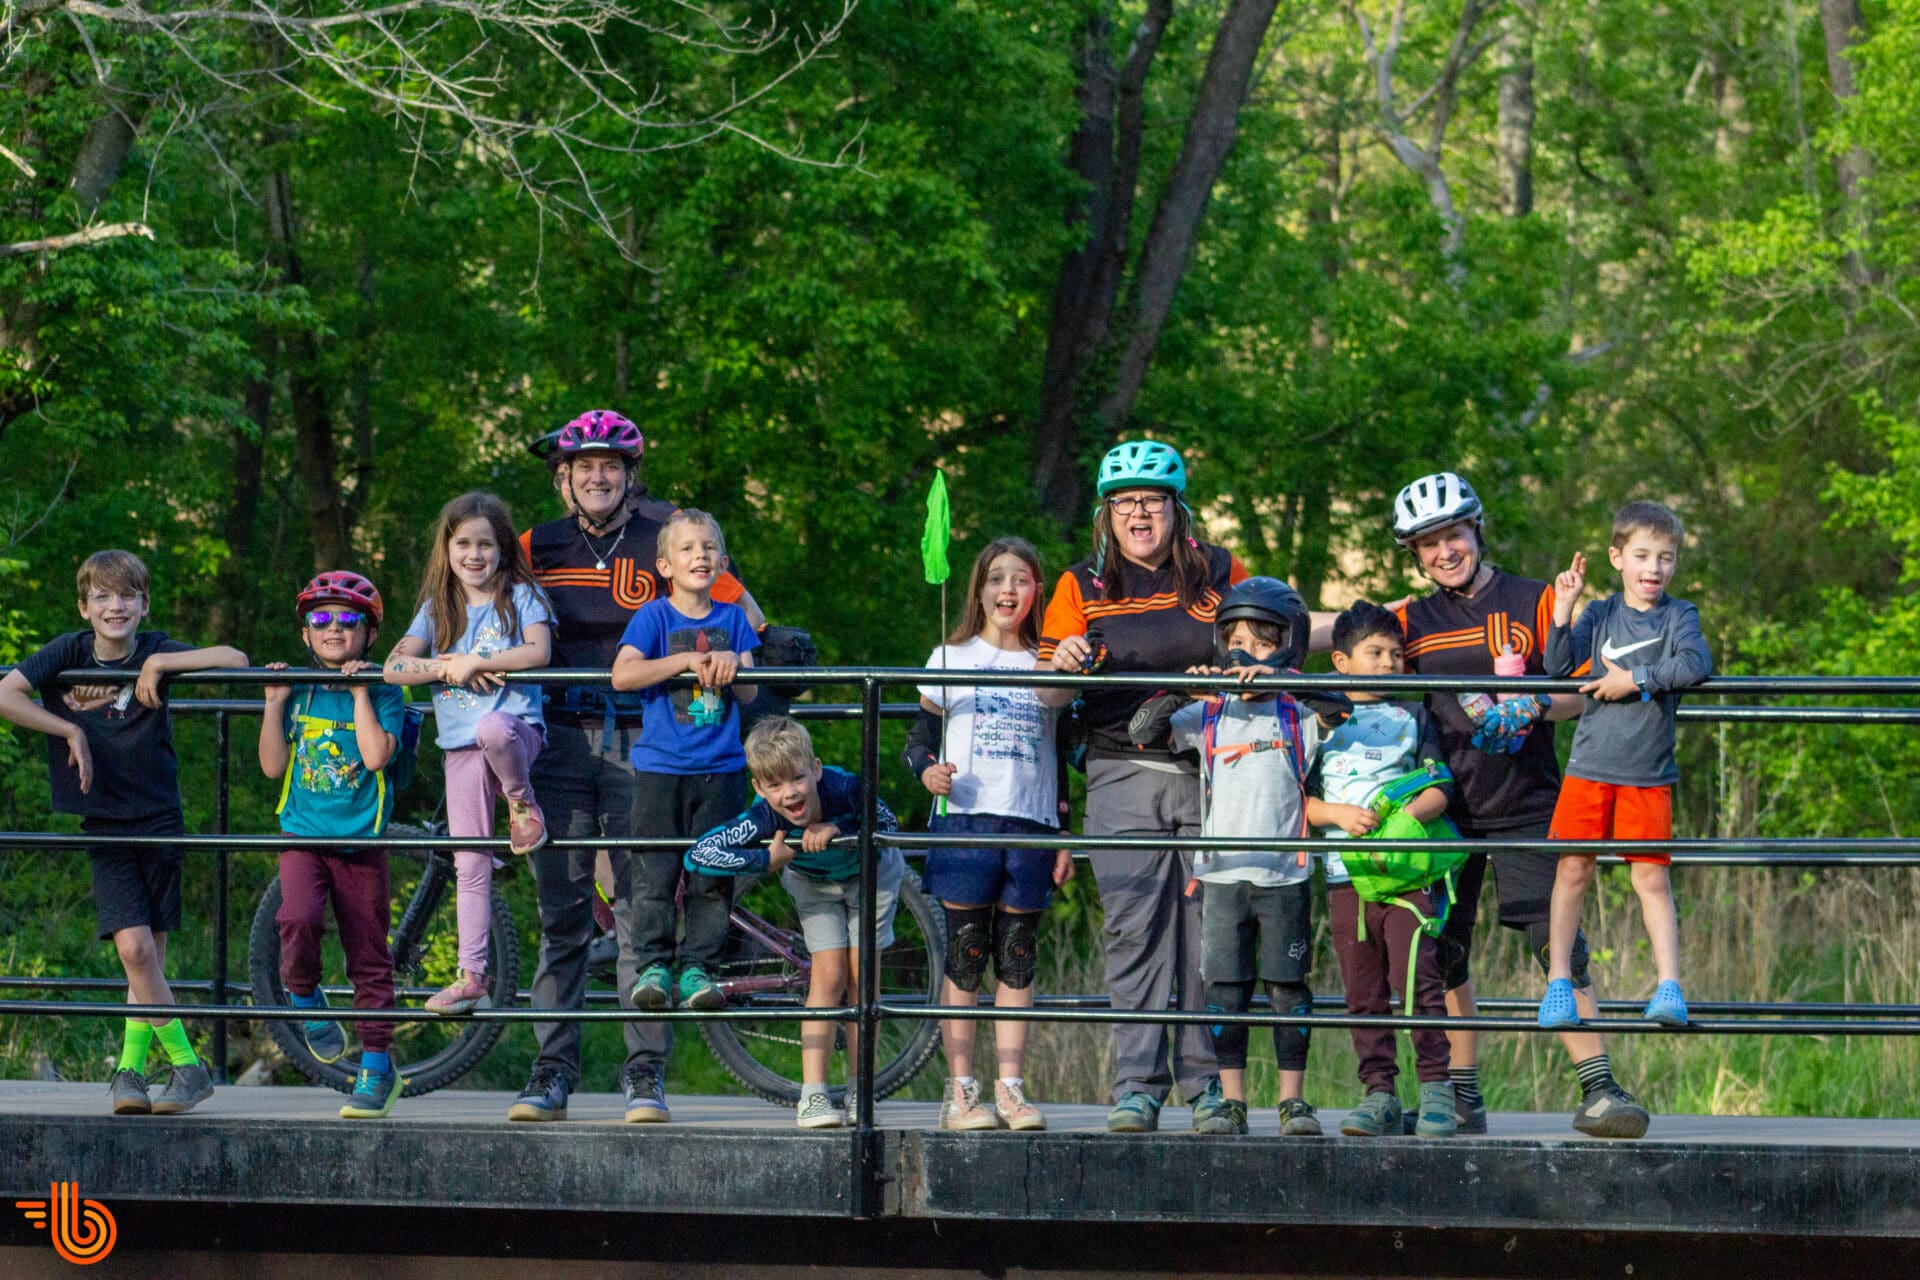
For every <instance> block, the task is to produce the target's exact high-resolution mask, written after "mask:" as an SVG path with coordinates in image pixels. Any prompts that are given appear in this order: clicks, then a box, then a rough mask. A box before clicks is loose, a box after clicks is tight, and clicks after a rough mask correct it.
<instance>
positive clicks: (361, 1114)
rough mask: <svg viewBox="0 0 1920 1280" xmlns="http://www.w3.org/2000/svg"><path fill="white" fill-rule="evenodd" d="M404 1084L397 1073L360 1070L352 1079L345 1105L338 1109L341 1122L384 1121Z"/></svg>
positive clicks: (363, 1068)
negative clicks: (351, 1089) (350, 1089)
mask: <svg viewBox="0 0 1920 1280" xmlns="http://www.w3.org/2000/svg"><path fill="white" fill-rule="evenodd" d="M403 1083H405V1082H404V1081H402V1080H401V1079H400V1073H399V1072H398V1071H369V1070H367V1069H366V1068H365V1067H362V1068H360V1074H359V1075H357V1076H355V1077H354V1078H353V1092H352V1093H351V1094H349V1095H347V1105H346V1106H344V1107H341V1108H340V1118H341V1119H342V1120H384V1119H386V1117H387V1113H388V1112H389V1111H392V1110H393V1103H394V1100H395V1099H396V1098H398V1097H399V1096H400V1086H401V1085H402V1084H403Z"/></svg>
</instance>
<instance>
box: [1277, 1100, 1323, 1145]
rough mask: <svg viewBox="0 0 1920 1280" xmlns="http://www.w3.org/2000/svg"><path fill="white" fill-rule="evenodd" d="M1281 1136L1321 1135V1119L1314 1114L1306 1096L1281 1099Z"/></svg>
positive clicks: (1313, 1136)
mask: <svg viewBox="0 0 1920 1280" xmlns="http://www.w3.org/2000/svg"><path fill="white" fill-rule="evenodd" d="M1280 1136H1281V1137H1283V1138H1317V1137H1319V1136H1320V1121H1319V1120H1318V1119H1317V1118H1316V1117H1315V1116H1314V1114H1313V1108H1312V1107H1310V1106H1308V1105H1307V1100H1306V1099H1305V1098H1282V1099H1280Z"/></svg>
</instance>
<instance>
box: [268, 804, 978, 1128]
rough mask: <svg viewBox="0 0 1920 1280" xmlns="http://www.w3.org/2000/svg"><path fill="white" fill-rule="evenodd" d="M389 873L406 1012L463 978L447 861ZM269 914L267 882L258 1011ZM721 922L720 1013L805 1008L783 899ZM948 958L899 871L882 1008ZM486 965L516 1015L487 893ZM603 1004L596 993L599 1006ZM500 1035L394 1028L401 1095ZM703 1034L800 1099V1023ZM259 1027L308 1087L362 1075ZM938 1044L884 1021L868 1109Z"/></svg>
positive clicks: (758, 1079) (753, 892) (728, 1061)
mask: <svg viewBox="0 0 1920 1280" xmlns="http://www.w3.org/2000/svg"><path fill="white" fill-rule="evenodd" d="M388 833H389V834H390V835H392V836H395V837H401V838H413V837H419V836H430V835H441V834H444V830H443V829H439V828H435V827H430V828H426V829H423V828H419V827H407V826H398V825H396V826H392V827H389V828H388ZM641 856H645V855H641ZM390 865H391V867H392V881H393V895H394V904H395V906H394V915H393V919H394V921H395V923H394V926H393V931H392V950H393V957H394V985H395V993H396V998H397V999H398V1000H399V1001H400V1002H401V1003H402V1004H403V1005H404V1004H411V1003H416V1002H418V1001H420V1000H423V999H425V998H426V997H427V996H430V995H432V994H433V993H434V992H435V991H437V990H438V989H439V988H440V987H442V986H444V985H446V984H447V983H448V982H451V981H452V980H453V976H454V971H455V970H456V969H457V968H458V967H459V961H458V957H457V941H458V936H457V929H456V925H455V920H454V894H453V892H452V889H453V858H452V855H451V853H450V852H449V851H447V850H445V849H427V850H418V849H395V850H393V851H392V852H391V855H390ZM279 909H280V881H279V878H278V877H275V878H274V880H273V881H272V882H271V883H269V884H268V886H267V888H266V890H265V891H264V892H262V894H261V895H260V903H259V906H258V907H256V908H255V910H254V916H253V928H252V933H251V937H250V939H249V946H248V956H247V967H248V973H249V977H250V979H251V981H252V984H253V1002H254V1003H255V1004H257V1005H258V1004H273V1005H280V1006H286V1005H288V1004H290V1003H291V1002H290V1001H289V1000H288V999H287V993H286V988H285V987H284V986H283V985H282V984H281V981H280V930H279V925H278V923H277V922H276V921H275V919H274V917H275V915H276V913H277V912H278V911H279ZM730 919H731V927H730V931H729V934H728V938H727V944H726V951H725V953H724V955H723V956H722V959H721V961H720V963H719V964H718V965H717V966H715V970H714V972H713V974H712V977H713V979H714V984H715V985H716V986H718V987H719V988H720V990H721V992H722V993H723V994H724V995H725V996H726V997H727V1004H728V1007H729V1008H731V1009H745V1010H749V1011H750V1010H754V1009H769V1010H770V1009H791V1008H797V1007H800V1006H802V1005H804V1004H805V1002H806V993H807V979H808V976H809V974H810V972H811V969H812V964H811V961H810V959H809V957H808V954H807V947H806V942H805V940H804V939H803V937H802V936H801V933H800V927H799V923H798V920H797V917H796V916H795V914H794V910H793V903H792V901H791V900H790V899H789V898H788V897H787V895H786V893H785V891H784V890H782V889H781V888H780V887H779V886H778V884H777V883H775V882H774V881H773V880H772V879H770V878H761V879H760V880H758V881H756V882H751V883H748V882H743V883H742V885H741V886H740V892H739V893H738V894H737V895H736V898H735V902H734V907H733V911H732V913H731V917H730ZM946 947H947V943H946V925H945V920H944V917H943V916H942V914H941V912H940V911H939V908H938V906H937V905H936V904H935V903H934V902H933V901H932V900H931V899H929V898H928V897H927V895H926V893H925V892H924V891H923V890H922V889H921V887H920V882H919V880H918V878H916V877H915V876H914V875H913V874H912V873H911V872H909V873H908V874H907V875H906V877H905V878H904V879H903V880H902V882H901V886H900V902H899V907H898V909H897V910H896V912H895V917H894V941H893V945H891V946H889V947H888V948H887V949H886V950H885V951H884V952H882V953H881V957H880V967H879V976H880V993H881V995H882V996H883V997H884V998H886V999H888V1000H893V1001H901V1002H913V1001H919V1002H922V1003H928V1004H931V1003H936V1002H937V1001H938V999H939V985H940V976H941V971H942V960H943V958H944V957H945V955H946ZM614 951H615V949H614V947H613V946H612V945H611V939H610V938H596V939H595V945H594V951H593V955H594V957H595V958H596V960H597V961H598V963H594V964H592V965H591V966H590V973H591V974H592V975H593V976H595V977H600V978H604V979H607V980H609V981H610V980H611V979H612V977H613V972H612V970H613V959H614ZM488 964H489V968H488V970H487V981H488V987H489V991H490V994H491V996H492V1003H493V1007H495V1008H510V1007H512V1006H513V1005H515V1004H516V1003H518V1001H519V996H520V993H519V991H518V985H519V980H520V945H519V935H518V933H517V932H516V929H515V925H514V920H513V915H512V912H511V911H510V910H509V909H508V907H507V903H506V901H505V899H504V898H503V897H502V896H501V894H500V891H499V889H498V888H497V887H496V888H495V889H494V891H493V927H492V931H491V933H490V935H489V937H488ZM322 967H323V970H324V972H325V973H326V974H328V975H340V974H343V973H344V963H343V961H342V958H341V955H340V951H339V944H338V941H337V940H336V939H335V938H334V936H333V935H332V934H331V933H330V934H329V935H328V940H327V943H326V945H325V947H324V948H323V951H322ZM323 985H324V986H325V989H326V990H327V992H328V996H329V998H330V999H332V1000H336V1001H340V1002H342V1003H344V1002H345V1001H346V1000H347V999H350V992H349V990H348V989H347V988H345V987H344V986H343V985H338V984H334V983H331V982H330V983H327V984H323ZM612 994H613V993H610V992H607V993H603V997H604V996H605V995H612ZM348 1025H349V1032H350V1031H351V1024H348ZM505 1025H506V1024H504V1023H501V1022H491V1021H476V1020H474V1019H472V1018H458V1017H456V1018H439V1019H434V1020H432V1021H405V1022H396V1023H395V1024H394V1040H393V1048H392V1050H391V1052H392V1054H393V1059H394V1062H395V1065H396V1066H397V1067H398V1068H399V1070H400V1074H401V1076H402V1078H404V1079H405V1080H406V1082H407V1084H406V1088H405V1090H404V1091H403V1096H406V1097H414V1096H417V1095H419V1094H423V1093H430V1092H432V1091H433V1090H435V1089H439V1088H443V1087H445V1086H447V1085H449V1084H452V1083H453V1082H454V1081H456V1080H458V1079H459V1078H460V1077H461V1076H464V1075H466V1074H467V1073H468V1072H469V1071H472V1070H473V1068H474V1067H475V1066H477V1065H478V1064H479V1062H480V1060H481V1059H482V1058H484V1057H485V1056H486V1055H487V1052H488V1051H489V1050H491V1049H492V1048H493V1046H494V1044H495V1042H497V1041H498V1040H499V1038H500V1034H501V1032H502V1030H503V1029H504V1028H505ZM699 1025H700V1034H701V1036H702V1037H703V1038H704V1039H705V1040H706V1042H707V1046H708V1048H709V1049H711V1050H712V1051H713V1055H714V1057H715V1058H717V1059H719V1061H720V1064H721V1066H722V1067H723V1068H725V1069H726V1071H727V1073H728V1074H729V1075H731V1076H732V1077H733V1078H734V1079H735V1080H737V1081H739V1082H740V1083H741V1084H742V1085H744V1086H745V1087H746V1088H747V1089H749V1090H751V1091H752V1092H754V1093H756V1094H758V1095H759V1096H761V1097H763V1098H766V1099H768V1100H770V1101H773V1102H781V1103H787V1104H792V1103H794V1102H796V1101H798V1100H799V1097H800V1024H799V1023H798V1022H794V1021H789V1020H783V1019H771V1018H768V1019H758V1018H748V1019H729V1020H726V1021H720V1020H705V1021H702V1022H701V1023H700V1024H699ZM267 1026H268V1030H269V1032H270V1034H271V1035H272V1036H273V1039H274V1042H275V1043H276V1044H277V1045H278V1046H279V1047H280V1050H281V1052H283V1053H284V1054H285V1055H286V1057H287V1059H288V1061H289V1062H291V1063H292V1064H293V1066H294V1068H295V1069H296V1070H298V1071H299V1072H300V1073H301V1074H302V1075H304V1076H305V1077H306V1078H307V1079H309V1080H311V1081H313V1082H314V1083H315V1084H323V1085H328V1086H330V1087H332V1088H335V1089H338V1090H340V1091H341V1092H343V1093H344V1092H348V1091H351V1089H352V1088H353V1080H354V1076H355V1073H356V1072H358V1070H359V1057H358V1052H357V1049H356V1050H355V1051H352V1052H349V1053H348V1055H347V1056H346V1057H344V1058H342V1059H340V1061H338V1062H334V1063H323V1062H321V1061H320V1060H319V1059H317V1058H315V1057H314V1056H313V1054H312V1052H311V1051H309V1050H308V1048H307V1045H306V1041H305V1039H304V1038H303V1036H302V1034H301V1031H300V1026H299V1023H297V1022H292V1021H286V1020H280V1019H276V1020H274V1021H272V1022H269V1023H268V1024H267ZM938 1036H939V1028H938V1026H937V1024H935V1023H934V1022H933V1021H932V1020H931V1019H925V1018H915V1019H895V1020H890V1021H886V1022H882V1023H881V1024H880V1032H879V1036H878V1038H877V1039H876V1040H875V1044H874V1062H875V1090H874V1096H875V1097H876V1098H884V1097H887V1096H888V1095H890V1094H892V1093H895V1092H897V1091H898V1090H900V1089H901V1088H903V1087H905V1086H906V1084H907V1083H908V1082H909V1081H911V1080H912V1079H913V1077H914V1076H915V1075H917V1074H918V1073H919V1072H920V1070H921V1068H923V1067H924V1066H925V1065H926V1064H927V1061H928V1060H929V1059H930V1058H931V1057H932V1056H933V1053H934V1050H935V1049H936V1048H937V1047H938Z"/></svg>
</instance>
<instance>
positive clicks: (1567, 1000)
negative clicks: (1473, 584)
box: [1540, 502, 1713, 1027]
mask: <svg viewBox="0 0 1920 1280" xmlns="http://www.w3.org/2000/svg"><path fill="white" fill-rule="evenodd" d="M1683 537H1684V534H1683V531H1682V529H1681V526H1680V519H1679V517H1678V516H1676V515H1674V514H1673V512H1671V511H1669V510H1668V509H1667V508H1665V507H1663V506H1661V505H1660V504H1659V503H1657V502H1629V503H1628V504H1627V505H1626V506H1624V507H1622V508H1620V512H1619V514H1618V515H1616V516H1614V518H1613V538H1612V545H1611V546H1609V547H1608V549H1607V557H1608V559H1609V560H1611V561H1612V562H1613V567H1614V568H1615V569H1617V570H1619V571H1620V577H1621V590H1619V591H1617V592H1615V593H1614V594H1613V595H1611V596H1608V597H1607V598H1606V599H1605V600H1599V601H1595V602H1594V603H1593V604H1590V605H1588V606H1587V607H1586V609H1585V611H1583V612H1582V613H1581V615H1580V621H1579V622H1578V623H1575V624H1574V625H1572V626H1571V627H1569V625H1568V624H1569V623H1571V622H1572V621H1573V602H1574V599H1575V598H1576V597H1577V596H1579V594H1580V593H1581V591H1582V590H1584V589H1585V587H1586V584H1587V558H1586V556H1585V555H1584V554H1582V553H1580V552H1575V553H1574V556H1573V563H1572V564H1570V565H1569V566H1568V567H1567V571H1566V572H1565V573H1562V574H1561V575H1560V576H1559V578H1558V579H1557V580H1556V582H1555V584H1554V606H1553V626H1552V627H1551V628H1550V629H1549V630H1548V631H1547V644H1546V668H1547V674H1548V675H1554V676H1566V675H1588V676H1591V677H1593V678H1591V679H1589V680H1588V682H1587V683H1586V684H1584V685H1582V686H1581V687H1580V692H1582V693H1584V694H1586V695H1587V704H1586V708H1585V710H1584V711H1583V712H1582V714H1581V716H1580V728H1579V729H1578V730H1577V731H1576V732H1575V733H1574V735H1573V754H1572V755H1571V756H1569V757H1568V759H1567V772H1566V780H1565V782H1563V783H1562V784H1561V788H1560V800H1559V803H1558V804H1557V805H1556V806H1555V808H1554V811H1553V827H1552V830H1551V831H1550V833H1549V835H1550V838H1552V839H1555V840H1648V841H1651V840H1670V839H1672V838H1673V784H1674V783H1676V782H1678V781H1679V780H1680V769H1679V766H1678V765H1676V764H1675V763H1674V758H1673V739H1674V731H1673V727H1674V714H1675V712H1676V710H1677V709H1678V707H1679V704H1680V690H1682V689H1685V688H1687V687H1688V686H1689V685H1695V684H1698V683H1700V682H1701V681H1702V680H1705V679H1706V678H1707V676H1708V674H1709V673H1710V672H1711V671H1712V670H1713V656H1712V654H1711V653H1710V652H1709V651H1708V649H1707V642H1706V639H1705V637H1703V636H1702V635H1701V634H1700V612H1699V610H1697V609H1695V608H1694V607H1693V606H1692V605H1690V604H1688V603H1687V602H1686V601H1685V600H1676V599H1674V598H1673V597H1672V596H1670V595H1668V594H1667V584H1668V583H1669V582H1671V581H1672V580H1673V574H1674V569H1675V568H1676V567H1677V566H1678V564H1679V560H1680V544H1681V541H1682V539H1683ZM1624 856H1625V857H1626V860H1627V862H1628V864H1629V865H1630V866H1631V868H1632V874H1633V889H1634V892H1635V894H1637V895H1638V896H1639V898H1640V914H1641V917H1642V918H1643V919H1644V920H1645V921H1646V925H1647V938H1648V940H1649V941H1650V942H1651V943H1652V946H1653V962H1654V967H1655V969H1656V970H1657V971H1658V973H1659V979H1660V985H1659V986H1658V987H1657V988H1656V989H1655V991H1654V993H1653V998H1652V999H1651V1000H1650V1001H1648V1002H1647V1008H1646V1013H1645V1016H1646V1017H1647V1018H1650V1019H1652V1020H1653V1021H1655V1022H1658V1023H1661V1024H1662V1025H1664V1026H1670V1027H1682V1026H1685V1025H1686V1023H1687V1001H1686V996H1685V995H1684V994H1683V992H1682V990H1681V987H1680V925H1679V919H1678V916H1677V914H1676V912H1675V910H1674V906H1673V886H1672V884H1671V882H1670V881H1669V879H1668V874H1667V867H1668V865H1669V864H1670V863H1671V861H1672V859H1671V857H1670V856H1669V855H1668V854H1667V853H1665V852H1664V851H1661V852H1651V853H1628V854H1626V855H1624ZM1593 875H1594V855H1593V854H1591V853H1586V852H1578V853H1565V854H1562V855H1561V856H1560V865H1559V871H1558V874H1557V877H1556V879H1555V881H1554V886H1553V905H1552V909H1551V915H1550V917H1549V922H1550V929H1551V932H1550V935H1549V940H1548V956H1547V994H1546V998H1545V999H1544V1000H1542V1001H1541V1002H1540V1025H1541V1026H1543V1027H1571V1026H1577V1025H1578V1024H1579V1021H1580V1011H1579V1010H1578V1009H1577V1008H1576V1007H1575V1006H1574V1001H1573V983H1572V981H1571V978H1572V971H1571V968H1570V957H1571V955H1572V951H1573V935H1574V933H1575V931H1576V930H1577V929H1578V928H1579V927H1580V910H1581V906H1582V904H1583V903H1584V901H1585V899H1586V893H1587V888H1588V886H1589V885H1591V884H1592V883H1593Z"/></svg>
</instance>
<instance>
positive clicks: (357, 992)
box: [274, 849, 393, 1053]
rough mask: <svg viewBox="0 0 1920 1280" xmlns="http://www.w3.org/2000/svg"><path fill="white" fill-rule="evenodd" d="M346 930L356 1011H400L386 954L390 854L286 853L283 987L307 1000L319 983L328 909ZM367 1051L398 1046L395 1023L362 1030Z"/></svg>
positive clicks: (280, 918) (365, 1025) (344, 945)
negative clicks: (394, 1035)
mask: <svg viewBox="0 0 1920 1280" xmlns="http://www.w3.org/2000/svg"><path fill="white" fill-rule="evenodd" d="M329 901H331V902H332V903H333V918H334V919H335V920H336V921H338V922H339V925H340V949H341V950H342V951H344V952H345V953H346V956H347V980H348V981H349V982H351V983H352V984H353V1007H354V1008H356V1009H391V1008H393V954H392V952H390V951H389V950H388V949H387V920H388V910H389V908H388V887H387V855H386V854H385V853H384V852H378V851H355V852H352V853H338V852H329V853H309V852H308V851H306V850H304V849H288V850H286V851H284V852H283V853H281V855H280V910H279V912H278V913H277V914H276V915H275V916H274V920H275V922H277V923H278V924H279V926H280V981H281V982H283V983H285V984H286V988H287V990H289V991H296V992H299V993H300V994H302V995H305V994H307V993H309V992H311V991H312V990H313V989H314V988H316V987H318V986H319V985H320V940H321V939H322V938H323V937H325V936H326V932H327V903H328V902H329ZM357 1029H358V1031H359V1035H360V1047H361V1048H362V1049H366V1050H370V1051H372V1052H374V1053H385V1052H386V1051H387V1046H388V1045H390V1044H392V1043H393V1024H392V1023H391V1022H362V1023H359V1024H358V1028H357Z"/></svg>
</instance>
